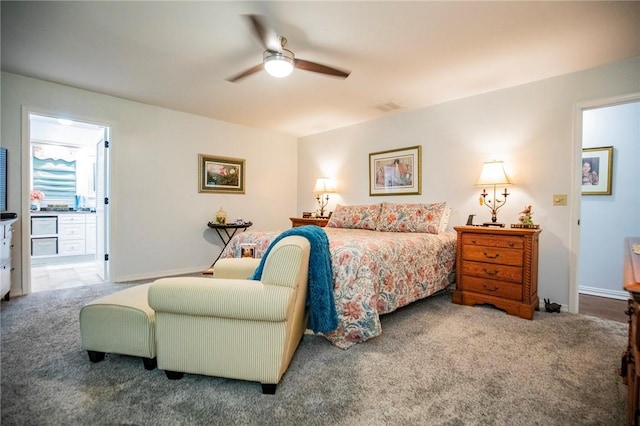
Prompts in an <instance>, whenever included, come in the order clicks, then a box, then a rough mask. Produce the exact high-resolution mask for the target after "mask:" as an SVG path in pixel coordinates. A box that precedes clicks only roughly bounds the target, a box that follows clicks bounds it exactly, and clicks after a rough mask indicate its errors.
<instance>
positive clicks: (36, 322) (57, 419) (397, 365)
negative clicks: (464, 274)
mask: <svg viewBox="0 0 640 426" xmlns="http://www.w3.org/2000/svg"><path fill="white" fill-rule="evenodd" d="M123 286H124V285H123V284H99V285H94V286H87V287H79V288H73V289H69V290H57V291H50V292H42V293H35V294H32V295H29V296H24V297H17V298H14V299H13V300H11V301H9V302H4V301H3V302H2V314H1V316H2V318H1V319H2V323H1V326H2V346H1V351H2V377H1V385H2V387H1V392H2V406H1V410H2V416H1V421H2V425H63V424H64V425H103V424H104V425H106V424H109V425H112V424H123V425H204V424H207V425H210V424H213V425H264V424H269V425H275V424H282V425H342V424H350V425H374V424H376V425H377V424H388V425H396V424H404V425H466V424H473V425H482V424H486V425H536V424H538V425H569V424H570V425H578V424H580V425H583V424H584V425H622V424H624V423H625V419H626V390H627V389H626V386H625V385H623V383H622V379H621V378H620V377H619V376H618V368H619V365H620V356H621V354H622V352H623V351H624V349H625V348H626V340H627V326H626V324H623V323H617V322H613V321H608V320H600V319H597V318H593V317H587V316H581V315H574V314H568V313H561V314H549V313H546V312H536V314H535V319H534V321H527V320H522V319H519V318H515V317H512V316H509V315H506V314H504V313H503V312H501V311H499V310H497V309H494V308H491V307H488V306H476V307H473V308H472V307H466V306H459V305H454V304H452V303H451V302H450V297H449V295H447V294H440V295H436V296H434V297H431V298H429V299H425V300H423V301H419V302H416V303H414V304H412V305H410V306H408V307H405V308H403V309H401V310H399V311H397V312H395V313H392V314H389V315H385V316H384V317H383V324H382V326H383V334H382V335H381V336H379V337H377V338H375V339H373V340H370V341H368V342H365V343H361V344H359V345H356V346H355V347H353V348H351V349H349V350H347V351H343V350H341V349H337V348H335V347H333V346H331V345H330V344H329V343H328V342H327V341H326V340H324V339H323V338H322V337H318V336H311V335H305V337H304V338H303V340H302V342H301V344H300V347H299V348H298V351H297V353H296V356H295V357H294V359H293V361H292V364H291V366H290V367H289V370H288V371H287V373H286V374H285V376H284V377H283V379H282V381H281V383H280V385H279V386H278V390H277V393H276V394H275V395H263V394H262V393H261V389H260V385H259V384H257V383H252V382H243V381H237V380H228V379H222V378H215V377H204V376H196V375H185V377H184V378H183V379H182V380H180V381H169V380H168V379H167V378H166V377H165V375H164V372H162V371H161V370H157V369H156V370H153V371H147V370H145V369H144V368H143V365H142V362H141V361H140V360H139V359H137V358H133V357H128V356H121V355H107V358H106V359H105V361H103V362H100V363H97V364H92V363H90V362H89V359H88V357H87V355H86V353H85V352H84V351H83V350H82V349H81V348H80V333H79V327H78V313H79V310H80V308H81V307H82V306H83V305H84V304H85V303H86V302H88V301H90V300H92V299H94V298H96V297H98V296H101V295H104V294H108V293H111V292H113V291H116V290H118V289H121V288H123Z"/></svg>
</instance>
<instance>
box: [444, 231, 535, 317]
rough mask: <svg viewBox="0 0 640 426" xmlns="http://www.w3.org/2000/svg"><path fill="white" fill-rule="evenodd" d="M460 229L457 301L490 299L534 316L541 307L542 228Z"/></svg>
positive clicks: (468, 302) (515, 312)
mask: <svg viewBox="0 0 640 426" xmlns="http://www.w3.org/2000/svg"><path fill="white" fill-rule="evenodd" d="M454 229H455V230H456V232H457V233H458V240H457V254H456V289H455V290H454V291H453V292H452V293H451V299H452V301H453V303H457V304H459V305H469V306H473V305H476V304H479V303H480V304H482V303H489V304H492V305H494V306H495V307H497V308H500V309H502V310H504V311H506V312H507V313H508V314H510V315H517V316H519V317H520V318H525V319H529V320H532V319H533V311H537V310H538V309H539V304H540V301H539V298H538V239H539V238H538V237H539V235H540V232H541V230H540V229H519V228H518V229H516V228H511V229H506V228H493V227H483V226H455V227H454Z"/></svg>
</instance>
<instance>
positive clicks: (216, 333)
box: [149, 236, 310, 394]
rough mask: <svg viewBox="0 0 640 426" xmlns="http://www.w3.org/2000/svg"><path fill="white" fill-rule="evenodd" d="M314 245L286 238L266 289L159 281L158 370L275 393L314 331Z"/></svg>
mask: <svg viewBox="0 0 640 426" xmlns="http://www.w3.org/2000/svg"><path fill="white" fill-rule="evenodd" d="M309 252H310V244H309V242H308V240H307V239H306V238H304V237H301V236H289V237H286V238H283V239H282V240H281V241H279V242H278V243H277V244H276V245H274V247H273V248H272V249H271V252H270V253H269V255H268V257H267V258H266V259H265V264H264V270H263V273H262V278H261V280H260V281H254V280H246V279H222V278H200V277H175V278H164V279H159V280H157V281H155V282H154V283H153V284H152V285H151V287H150V288H149V306H151V308H152V309H153V310H154V311H155V315H156V336H155V337H156V356H157V361H158V368H160V369H162V370H165V373H166V375H167V377H168V378H169V379H180V378H182V376H183V375H184V373H191V374H202V375H207V376H219V377H227V378H232V379H240V380H249V381H256V382H260V383H261V384H262V391H263V393H271V394H272V393H275V391H276V385H277V384H278V382H279V381H280V379H281V377H282V375H283V374H284V373H285V371H286V370H287V368H288V366H289V363H290V362H291V359H292V357H293V355H294V353H295V350H296V348H297V347H298V344H299V343H300V339H301V338H302V335H303V334H304V331H305V329H306V324H307V312H306V308H305V299H306V297H307V280H308V278H307V275H308V267H309Z"/></svg>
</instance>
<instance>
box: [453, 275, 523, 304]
mask: <svg viewBox="0 0 640 426" xmlns="http://www.w3.org/2000/svg"><path fill="white" fill-rule="evenodd" d="M462 280H463V282H464V290H465V291H471V292H474V293H482V294H488V295H491V296H495V297H500V298H502V299H511V300H518V301H521V300H522V286H521V285H520V284H512V283H507V282H504V281H498V280H488V279H484V278H476V277H468V276H464V277H463V278H462Z"/></svg>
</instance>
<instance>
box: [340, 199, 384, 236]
mask: <svg viewBox="0 0 640 426" xmlns="http://www.w3.org/2000/svg"><path fill="white" fill-rule="evenodd" d="M380 207H381V206H380V204H370V205H362V206H341V205H340V204H338V205H337V206H336V209H335V210H334V211H333V213H331V218H330V219H329V223H327V226H328V227H331V228H351V229H370V230H372V231H375V229H376V226H377V224H378V217H379V216H380Z"/></svg>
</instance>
